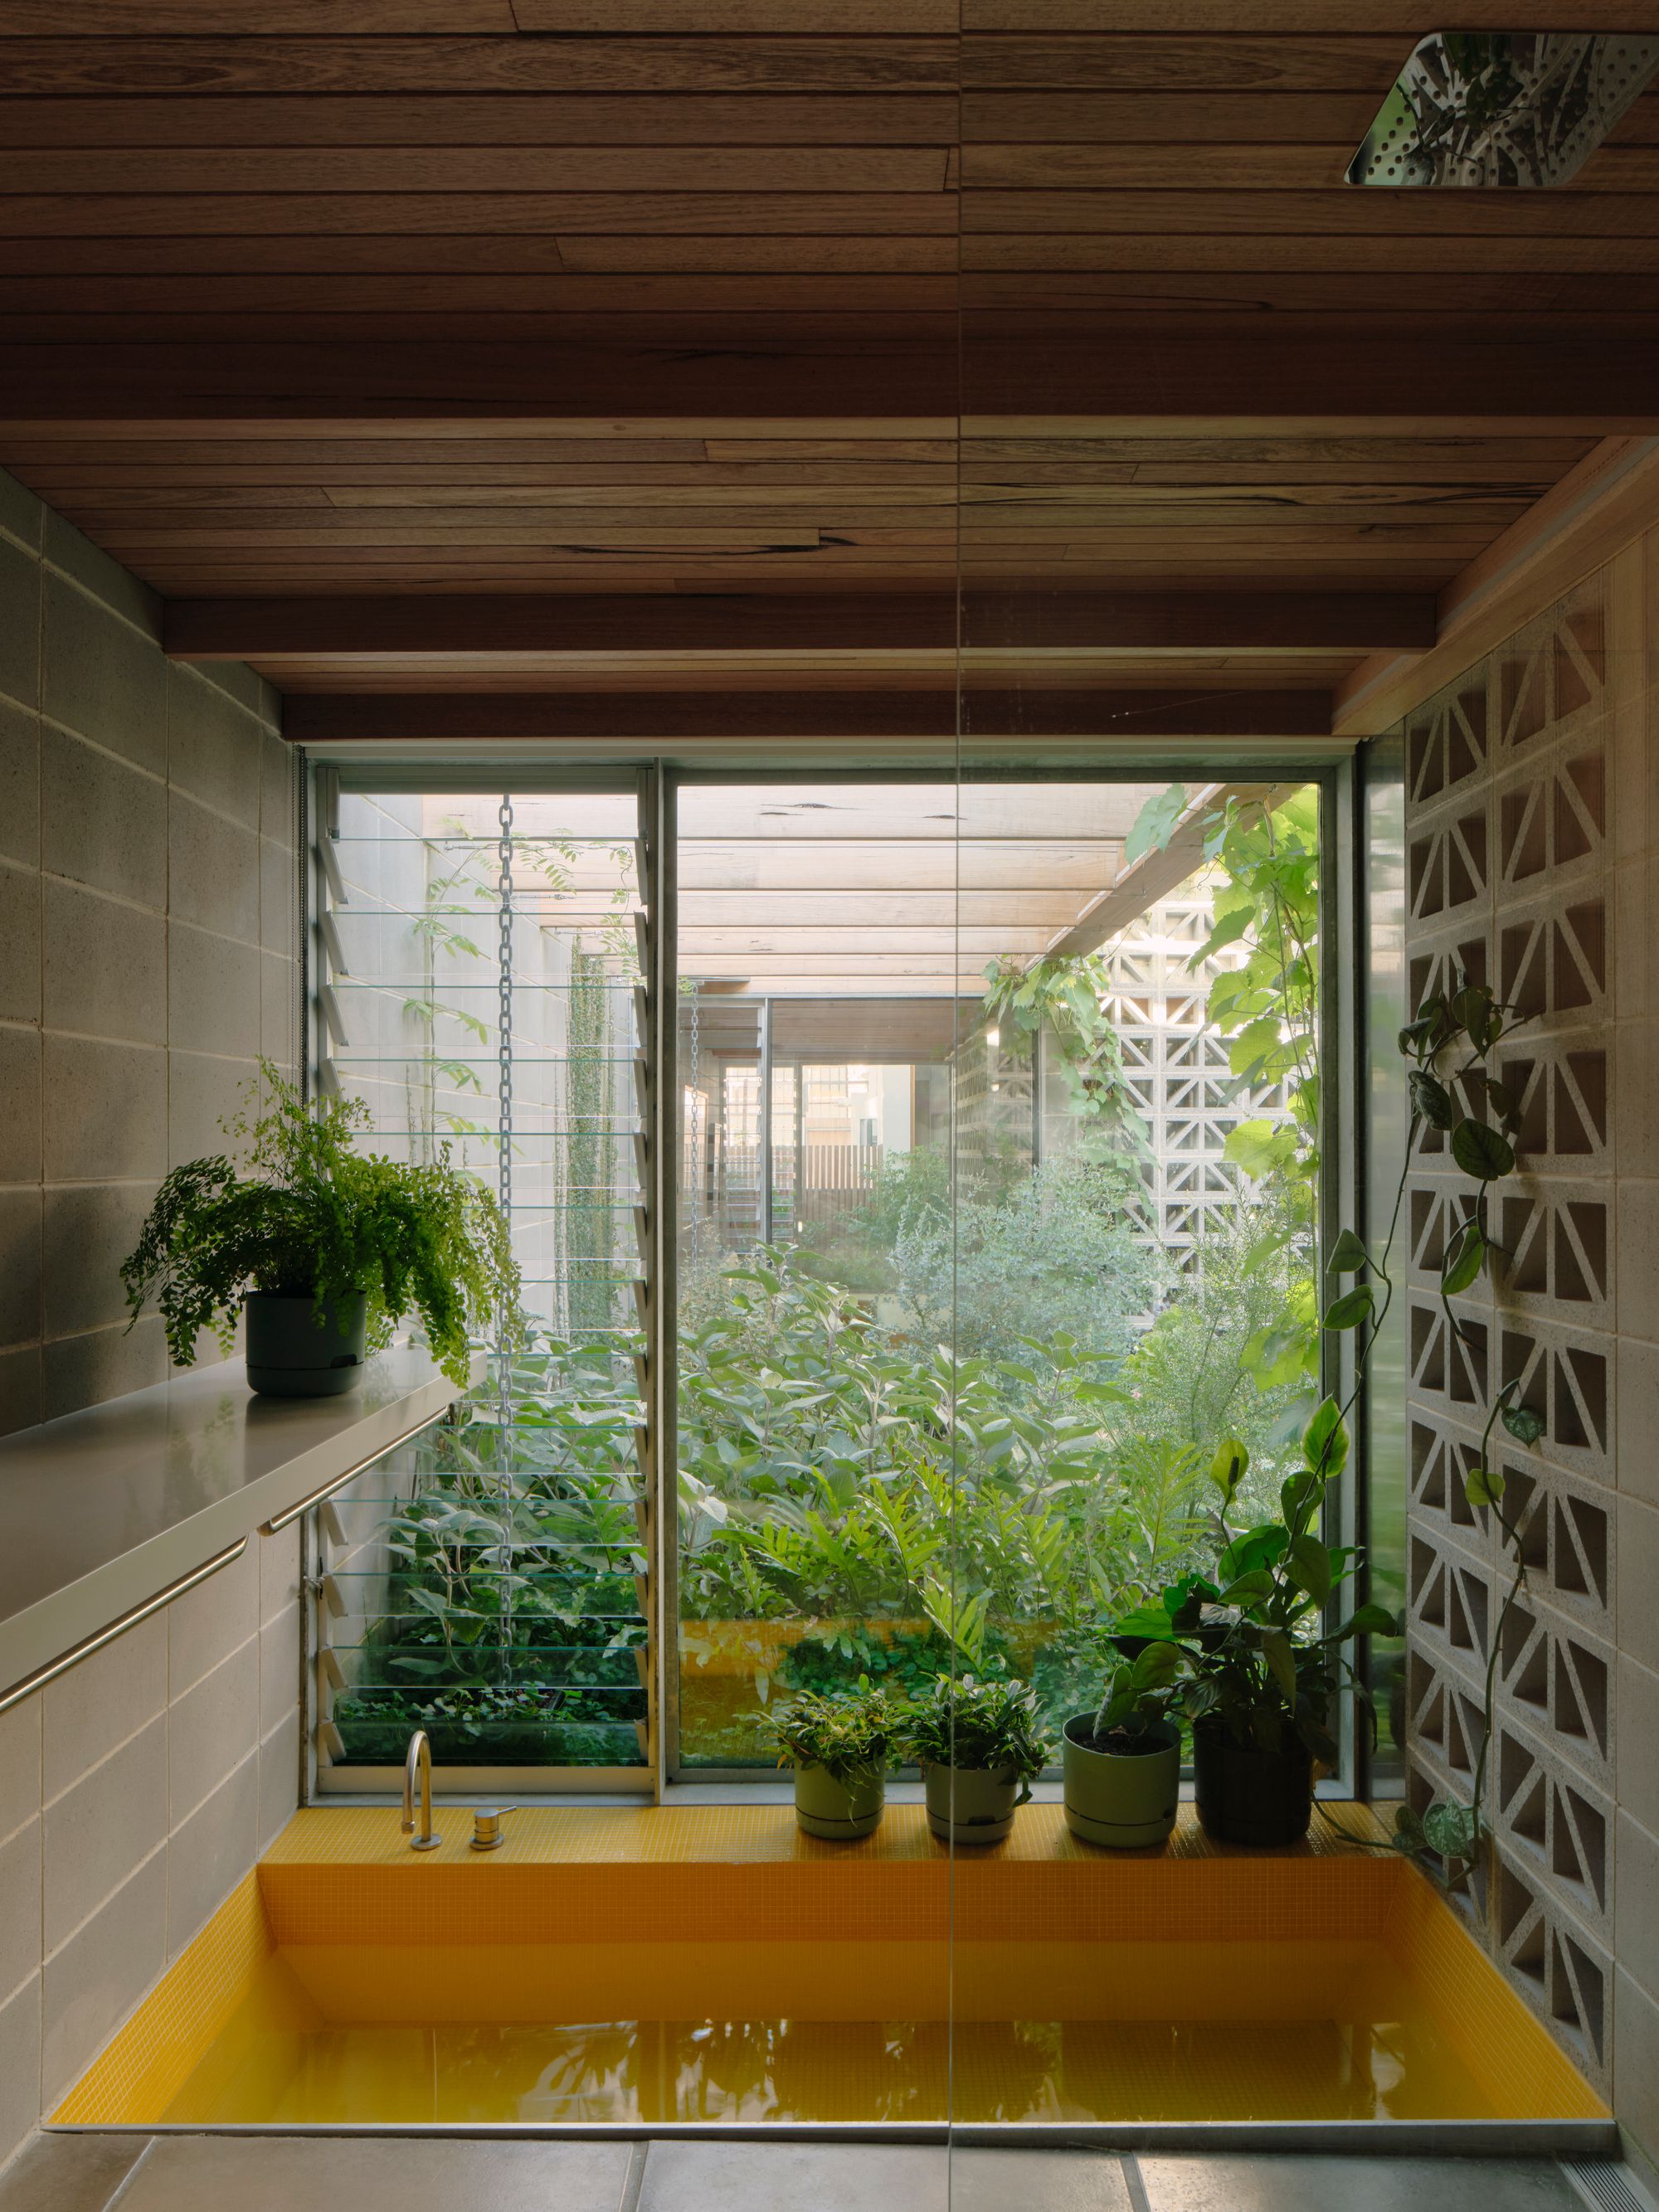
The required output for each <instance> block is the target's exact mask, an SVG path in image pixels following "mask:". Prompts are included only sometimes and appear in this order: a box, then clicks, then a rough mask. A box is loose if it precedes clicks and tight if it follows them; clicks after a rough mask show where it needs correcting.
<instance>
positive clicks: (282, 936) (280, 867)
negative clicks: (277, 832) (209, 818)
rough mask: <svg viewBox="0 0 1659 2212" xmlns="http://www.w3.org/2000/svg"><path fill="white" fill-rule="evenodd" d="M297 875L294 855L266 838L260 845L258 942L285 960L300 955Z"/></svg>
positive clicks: (286, 848) (263, 838) (262, 839)
mask: <svg viewBox="0 0 1659 2212" xmlns="http://www.w3.org/2000/svg"><path fill="white" fill-rule="evenodd" d="M299 890H300V886H299V873H298V870H297V868H296V866H295V859H294V854H293V853H292V852H291V851H290V850H289V848H288V847H287V846H286V845H278V844H276V843H274V842H272V840H271V839H270V838H269V837H262V838H261V839H260V841H259V942H260V944H261V945H264V948H265V950H266V951H267V952H280V953H281V954H282V955H283V957H284V958H285V959H289V960H293V959H295V958H297V957H298V955H299V950H300V945H299V929H298V926H297V925H298V915H299V903H300V901H299Z"/></svg>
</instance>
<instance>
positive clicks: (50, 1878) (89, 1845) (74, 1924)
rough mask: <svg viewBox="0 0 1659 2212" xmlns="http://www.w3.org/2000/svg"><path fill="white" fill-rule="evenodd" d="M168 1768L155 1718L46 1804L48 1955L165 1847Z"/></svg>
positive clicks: (162, 1725) (163, 1727)
mask: <svg viewBox="0 0 1659 2212" xmlns="http://www.w3.org/2000/svg"><path fill="white" fill-rule="evenodd" d="M42 1819H43V1823H44V1826H43V1832H42V1840H41V1896H42V1906H41V1909H42V1915H43V1921H44V1932H45V1940H46V1949H47V1950H48V1951H55V1950H56V1949H57V1948H58V1945H59V1944H60V1943H64V1942H67V1941H68V1939H69V1938H70V1936H72V1935H73V1934H74V1933H75V1930H76V1929H77V1928H78V1927H79V1926H80V1925H81V1923H82V1921H84V1920H86V1919H87V1918H88V1917H89V1916H90V1915H91V1914H93V1913H94V1912H96V1911H99V1909H100V1907H101V1906H102V1905H103V1903H104V1900H105V1899H106V1898H107V1897H109V1896H110V1895H112V1893H113V1892H114V1891H115V1890H116V1889H118V1887H120V1885H121V1884H122V1883H123V1882H125V1881H126V1880H127V1879H128V1877H129V1876H130V1875H131V1874H132V1873H133V1872H134V1871H135V1869H137V1868H138V1867H139V1866H141V1865H142V1864H143V1862H144V1860H145V1859H147V1858H148V1857H149V1855H150V1853H151V1852H152V1851H153V1850H155V1849H156V1848H157V1847H158V1845H160V1844H163V1843H165V1842H166V1840H167V1723H166V1721H165V1720H155V1721H152V1722H151V1723H150V1724H149V1727H148V1728H146V1729H140V1730H139V1732H138V1734H137V1735H135V1736H130V1737H129V1738H128V1740H127V1741H126V1742H125V1743H124V1744H123V1745H121V1747H119V1749H118V1750H116V1751H112V1753H110V1755H109V1757H108V1758H107V1759H105V1760H104V1761H103V1762H102V1764H101V1765H98V1766H94V1767H93V1768H92V1769H91V1770H90V1771H89V1772H88V1773H86V1774H83V1775H82V1777H81V1778H80V1780H79V1781H78V1782H77V1783H76V1784H75V1787H74V1788H73V1789H72V1790H65V1791H64V1794H63V1796H61V1797H58V1798H56V1799H54V1800H53V1802H52V1803H51V1804H50V1805H48V1806H47V1808H46V1812H45V1814H43V1816H42Z"/></svg>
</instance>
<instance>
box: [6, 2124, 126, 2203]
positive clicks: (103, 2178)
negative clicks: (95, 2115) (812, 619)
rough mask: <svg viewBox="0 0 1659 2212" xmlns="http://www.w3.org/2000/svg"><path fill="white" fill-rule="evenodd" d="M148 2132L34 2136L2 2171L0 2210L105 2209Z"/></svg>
mask: <svg viewBox="0 0 1659 2212" xmlns="http://www.w3.org/2000/svg"><path fill="white" fill-rule="evenodd" d="M149 2143H150V2138H149V2136H143V2135H140V2136H118V2135H85V2136H70V2135H46V2136H36V2137H35V2139H34V2141H33V2142H32V2143H29V2144H28V2145H27V2146H26V2148H24V2149H23V2150H22V2151H21V2152H20V2153H19V2154H18V2157H17V2160H16V2163H15V2165H13V2166H9V2167H8V2168H7V2171H6V2185H5V2191H4V2194H3V2197H0V2212H107V2208H108V2207H109V2206H110V2205H111V2204H112V2203H113V2201H114V2198H115V2193H116V2191H117V2190H118V2189H119V2187H120V2185H121V2184H122V2183H123V2181H125V2179H126V2177H127V2176H128V2174H129V2173H131V2171H132V2169H133V2167H134V2166H136V2165H137V2163H138V2160H140V2159H141V2158H142V2157H143V2154H144V2153H145V2152H146V2151H147V2150H148V2149H149Z"/></svg>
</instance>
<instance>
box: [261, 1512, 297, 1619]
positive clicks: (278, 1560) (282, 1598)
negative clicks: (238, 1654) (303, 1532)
mask: <svg viewBox="0 0 1659 2212" xmlns="http://www.w3.org/2000/svg"><path fill="white" fill-rule="evenodd" d="M258 1550H259V1620H260V1625H261V1626H264V1623H265V1622H267V1621H270V1620H275V1619H276V1616H277V1614H278V1613H285V1612H287V1610H288V1609H289V1607H290V1606H297V1605H298V1604H299V1602H300V1524H299V1522H297V1521H292V1522H289V1525H288V1527H287V1528H282V1529H279V1530H278V1531H277V1533H276V1535H274V1536H261V1537H260V1539H259V1545H258Z"/></svg>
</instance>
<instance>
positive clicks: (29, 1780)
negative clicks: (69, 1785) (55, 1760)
mask: <svg viewBox="0 0 1659 2212" xmlns="http://www.w3.org/2000/svg"><path fill="white" fill-rule="evenodd" d="M39 1811H40V1694H39V1692H36V1694H35V1695H34V1696H33V1697H32V1698H25V1699H23V1701H22V1703H21V1705H13V1706H12V1707H11V1708H10V1710H9V1711H7V1712H3V1713H0V1836H9V1835H13V1834H15V1832H16V1831H17V1830H18V1829H19V1828H21V1826H23V1823H24V1822H25V1821H26V1820H33V1818H34V1816H35V1814H37V1813H38V1812H39Z"/></svg>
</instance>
